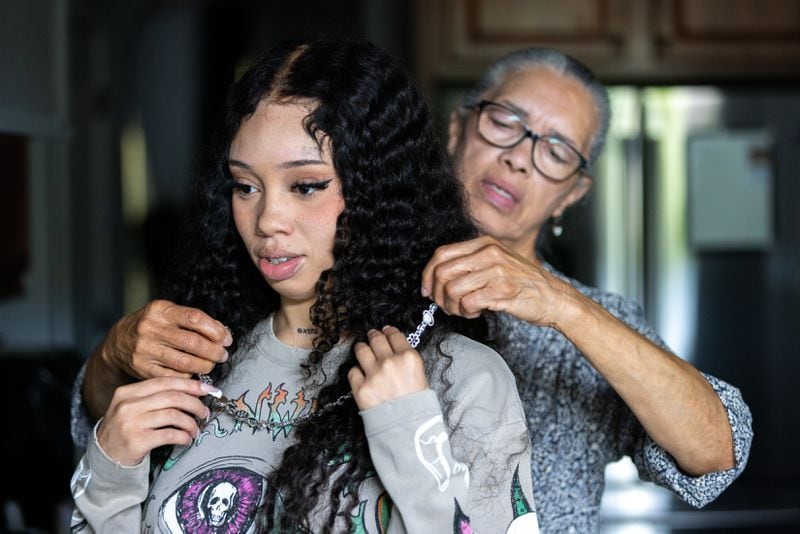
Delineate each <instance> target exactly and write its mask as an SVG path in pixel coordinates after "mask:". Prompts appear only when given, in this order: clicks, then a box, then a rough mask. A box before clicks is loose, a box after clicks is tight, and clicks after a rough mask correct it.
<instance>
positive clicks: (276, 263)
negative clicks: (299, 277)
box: [258, 254, 303, 282]
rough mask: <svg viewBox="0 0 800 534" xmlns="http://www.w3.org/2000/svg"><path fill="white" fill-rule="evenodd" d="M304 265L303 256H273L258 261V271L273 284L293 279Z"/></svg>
mask: <svg viewBox="0 0 800 534" xmlns="http://www.w3.org/2000/svg"><path fill="white" fill-rule="evenodd" d="M302 265H303V256H291V255H280V254H272V255H269V256H266V257H262V258H261V259H259V260H258V269H259V270H260V271H261V274H262V275H264V278H266V279H267V280H269V281H272V282H280V281H281V280H286V279H289V278H291V277H292V276H294V275H295V273H297V271H298V270H300V267H301V266H302Z"/></svg>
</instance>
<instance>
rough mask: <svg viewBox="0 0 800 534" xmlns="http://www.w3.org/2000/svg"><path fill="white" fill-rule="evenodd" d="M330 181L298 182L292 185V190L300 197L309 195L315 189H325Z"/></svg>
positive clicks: (314, 191)
mask: <svg viewBox="0 0 800 534" xmlns="http://www.w3.org/2000/svg"><path fill="white" fill-rule="evenodd" d="M330 183H331V181H330V180H323V181H319V182H298V183H296V184H293V185H292V191H294V192H295V193H297V194H298V195H300V196H301V197H310V196H312V195H313V194H314V193H316V192H317V191H321V190H324V189H327V188H328V185H329V184H330Z"/></svg>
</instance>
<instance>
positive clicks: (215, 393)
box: [200, 382, 222, 399]
mask: <svg viewBox="0 0 800 534" xmlns="http://www.w3.org/2000/svg"><path fill="white" fill-rule="evenodd" d="M200 389H202V390H203V391H205V392H206V393H208V394H209V395H211V396H212V397H215V398H217V399H219V398H221V397H222V391H220V390H219V389H217V388H215V387H214V386H212V385H211V384H206V383H204V382H201V383H200Z"/></svg>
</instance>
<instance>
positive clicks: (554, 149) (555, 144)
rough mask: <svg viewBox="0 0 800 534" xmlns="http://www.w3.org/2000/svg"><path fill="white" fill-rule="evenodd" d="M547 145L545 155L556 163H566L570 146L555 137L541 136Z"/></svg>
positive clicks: (569, 157) (569, 156)
mask: <svg viewBox="0 0 800 534" xmlns="http://www.w3.org/2000/svg"><path fill="white" fill-rule="evenodd" d="M543 140H544V141H545V143H544V144H545V145H546V146H547V155H548V156H550V157H551V158H553V159H554V160H555V161H557V162H558V163H563V164H566V163H568V162H569V160H570V159H572V158H571V154H570V148H569V147H568V146H567V145H566V144H564V143H562V142H561V140H559V139H557V138H555V137H547V138H543Z"/></svg>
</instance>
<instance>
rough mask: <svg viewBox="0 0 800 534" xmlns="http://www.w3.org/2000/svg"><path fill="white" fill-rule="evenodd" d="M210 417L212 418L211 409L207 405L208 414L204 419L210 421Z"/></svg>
mask: <svg viewBox="0 0 800 534" xmlns="http://www.w3.org/2000/svg"><path fill="white" fill-rule="evenodd" d="M210 418H211V410H209V409H208V406H206V414H205V415H204V416H203V419H204V420H205V421H208V420H209V419H210Z"/></svg>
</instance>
